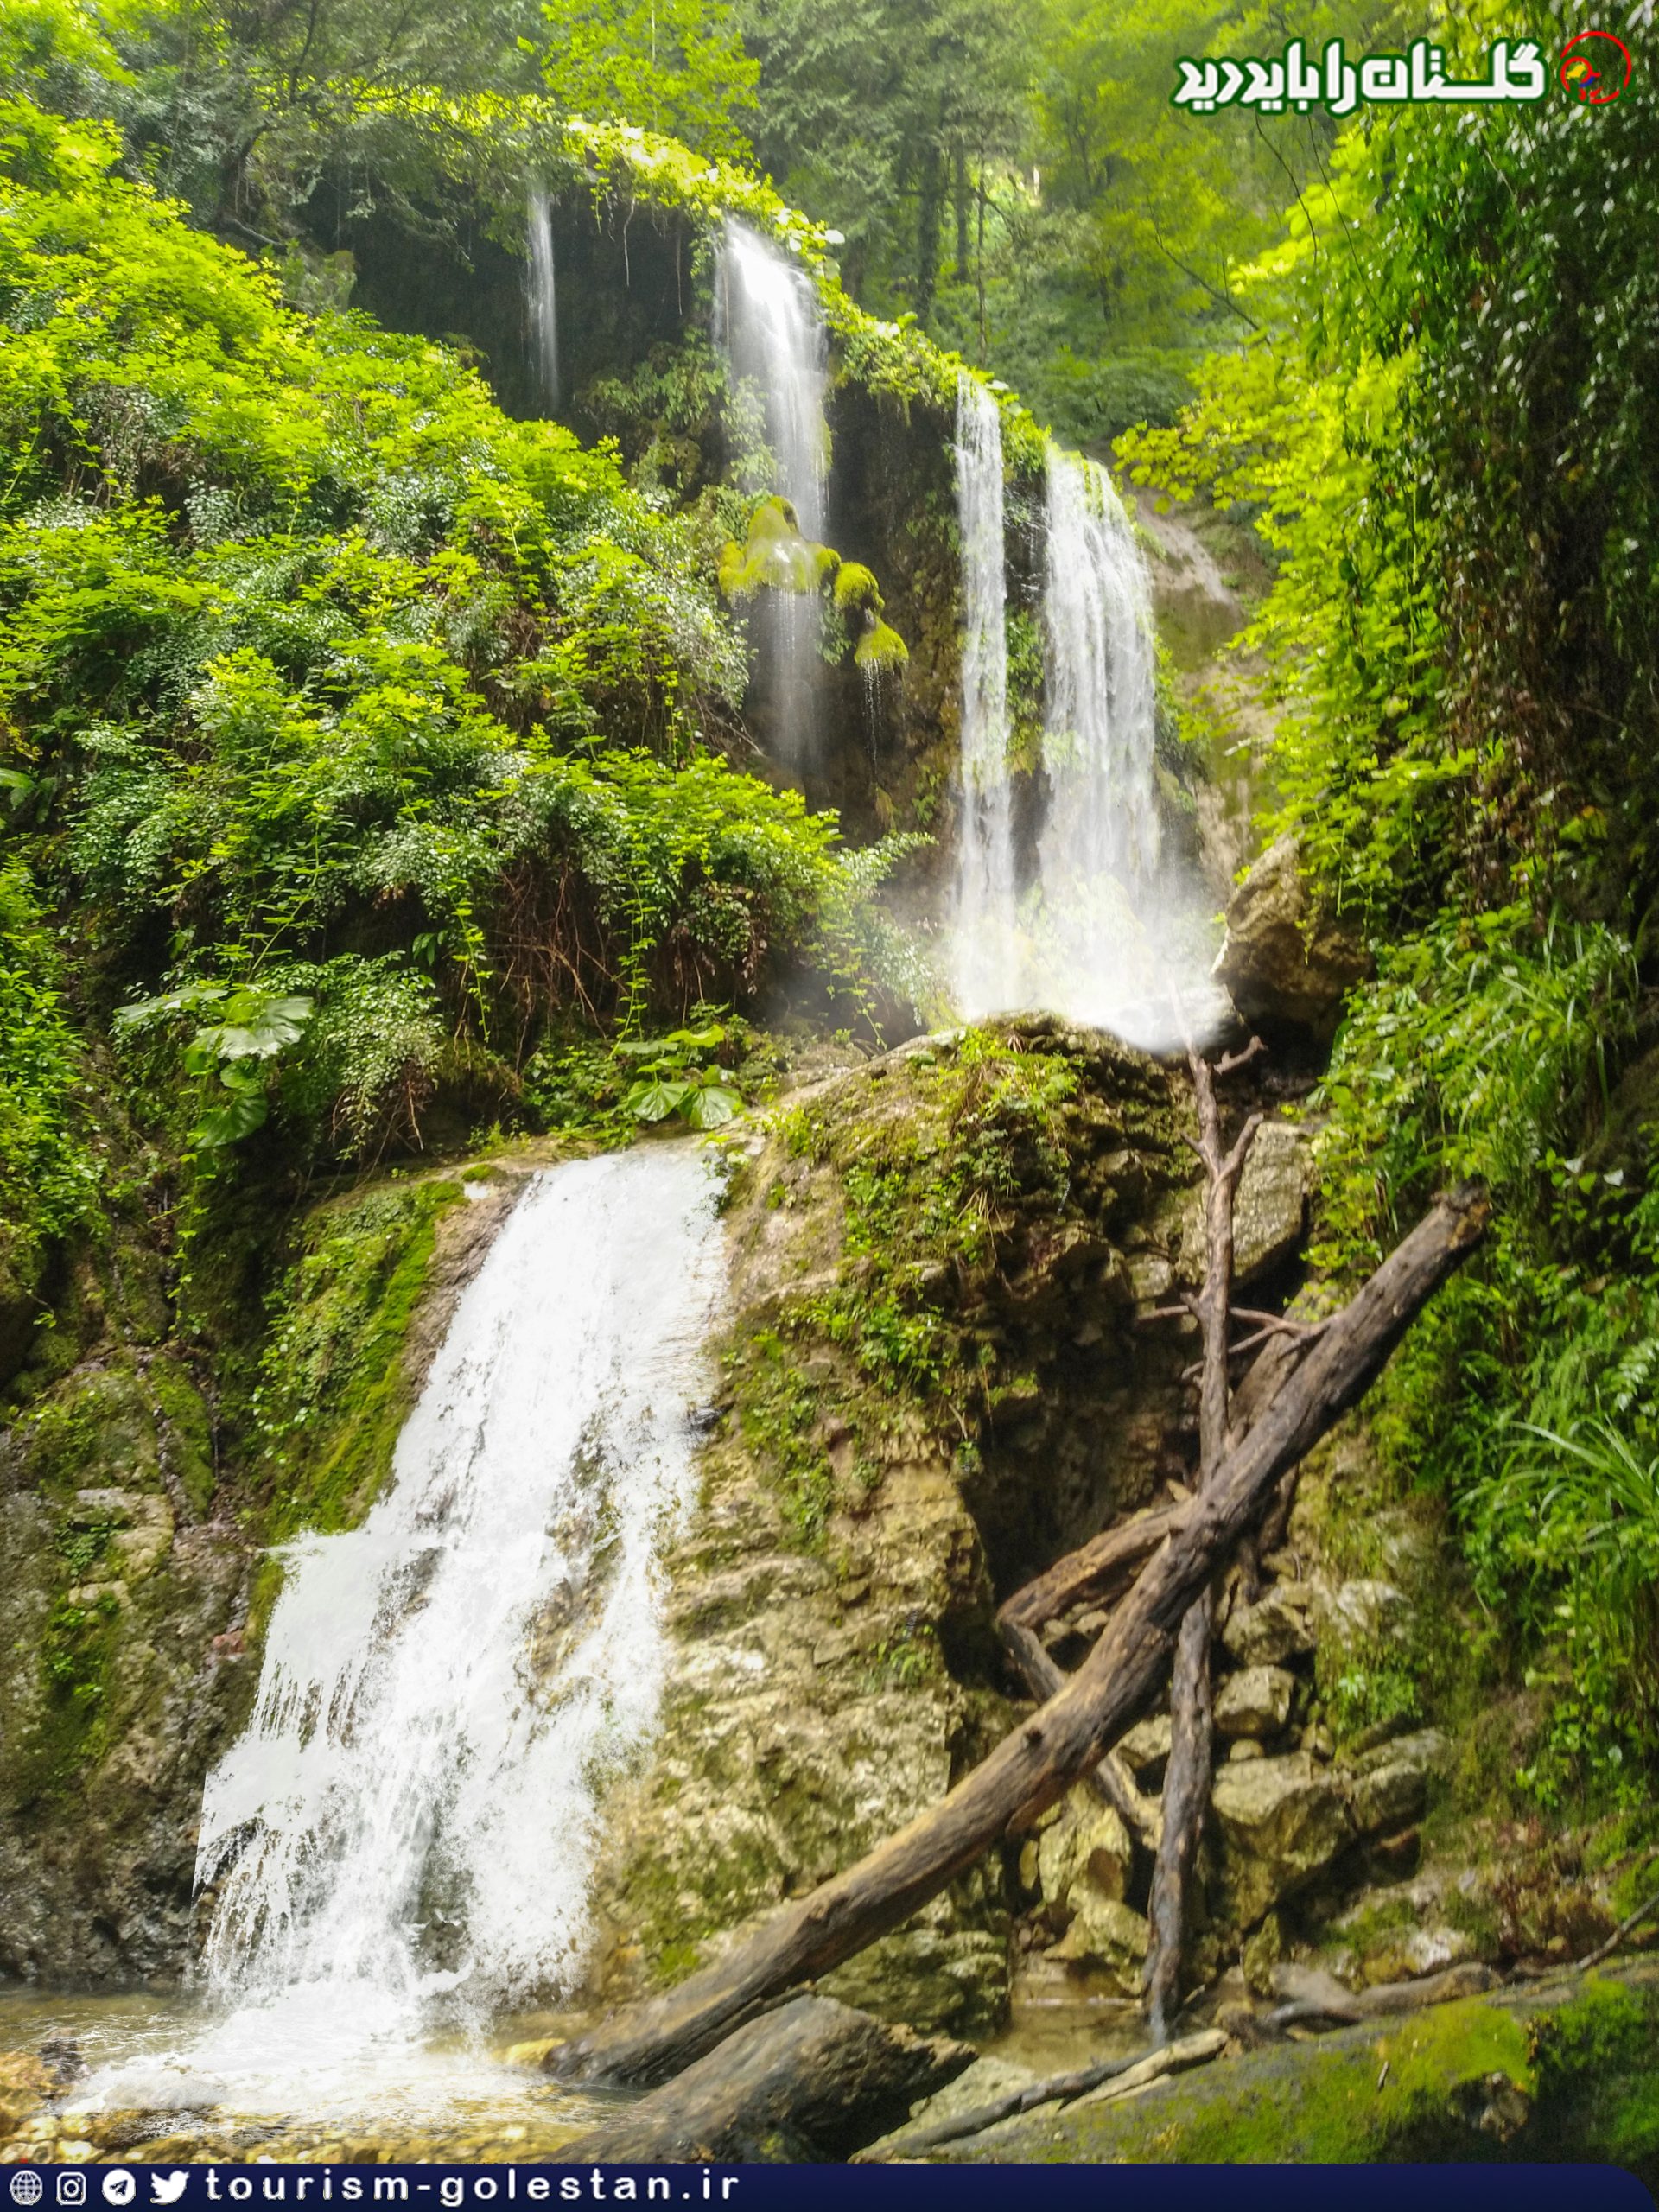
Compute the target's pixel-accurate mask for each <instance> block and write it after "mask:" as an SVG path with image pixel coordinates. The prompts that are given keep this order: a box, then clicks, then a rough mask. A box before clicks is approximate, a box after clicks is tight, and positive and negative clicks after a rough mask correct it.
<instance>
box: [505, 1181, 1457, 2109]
mask: <svg viewBox="0 0 1659 2212" xmlns="http://www.w3.org/2000/svg"><path fill="white" fill-rule="evenodd" d="M1487 1213H1488V1207H1487V1203H1486V1199H1485V1196H1484V1192H1481V1191H1480V1190H1479V1189H1478V1187H1477V1186H1474V1185H1466V1186H1465V1188H1464V1189H1462V1190H1460V1191H1459V1192H1454V1193H1452V1194H1451V1195H1450V1196H1447V1197H1445V1198H1440V1199H1439V1200H1437V1202H1436V1203H1435V1205H1433V1207H1432V1208H1431V1209H1430V1210H1429V1211H1428V1213H1427V1214H1426V1215H1425V1217H1423V1219H1422V1220H1421V1221H1420V1222H1419V1223H1418V1224H1417V1226H1416V1228H1415V1229H1414V1230H1412V1232H1411V1234H1410V1235H1409V1236H1407V1237H1406V1238H1405V1240H1404V1241H1403V1243H1401V1244H1400V1245H1399V1246H1398V1248H1397V1249H1395V1251H1394V1252H1392V1253H1391V1254H1390V1255H1389V1257H1388V1258H1387V1259H1386V1260H1385V1261H1384V1262H1383V1265H1382V1266H1381V1267H1380V1268H1378V1269H1377V1271H1376V1274H1374V1275H1373V1276H1372V1277H1371V1278H1370V1281H1369V1282H1367V1283H1366V1284H1365V1285H1364V1287H1363V1288H1362V1289H1361V1290H1360V1291H1359V1292H1358V1293H1357V1294H1356V1295H1355V1297H1354V1298H1353V1299H1352V1300H1351V1301H1350V1302H1349V1304H1348V1305H1347V1306H1344V1308H1343V1309H1342V1311H1341V1312H1340V1313H1338V1314H1336V1315H1335V1316H1334V1317H1333V1318H1332V1320H1331V1321H1330V1322H1329V1324H1328V1325H1326V1327H1325V1330H1324V1332H1323V1333H1322V1334H1321V1335H1320V1336H1319V1338H1317V1339H1316V1341H1315V1342H1314V1343H1313V1344H1312V1345H1310V1347H1309V1348H1308V1350H1307V1351H1306V1355H1305V1356H1304V1357H1303V1359H1302V1361H1301V1363H1300V1365H1299V1366H1298V1367H1297V1369H1296V1370H1295V1372H1294V1375H1293V1376H1292V1377H1291V1379H1290V1381H1289V1382H1288V1383H1287V1385H1286V1386H1285V1388H1284V1389H1283V1390H1282V1391H1281V1393H1280V1395H1279V1397H1278V1399H1277V1400H1276V1402H1274V1404H1273V1405H1272V1406H1270V1407H1269V1408H1267V1410H1266V1411H1265V1412H1263V1414H1262V1416H1261V1418H1260V1419H1259V1420H1258V1421H1256V1423H1255V1427H1253V1428H1252V1429H1251V1430H1250V1433H1249V1435H1248V1436H1246V1437H1245V1438H1243V1440H1241V1441H1240V1442H1239V1443H1238V1444H1236V1446H1231V1447H1230V1449H1229V1450H1228V1452H1226V1454H1225V1455H1224V1458H1223V1460H1222V1462H1221V1465H1219V1466H1218V1467H1217V1470H1216V1473H1215V1478H1214V1480H1213V1481H1212V1482H1211V1484H1210V1486H1209V1488H1208V1489H1207V1490H1206V1491H1205V1493H1204V1495H1203V1496H1202V1497H1199V1498H1197V1499H1195V1500H1194V1501H1193V1504H1192V1510H1191V1513H1190V1516H1189V1517H1188V1520H1187V1522H1186V1525H1185V1528H1184V1529H1182V1530H1181V1532H1180V1534H1179V1535H1178V1536H1176V1537H1174V1538H1173V1539H1172V1540H1171V1541H1169V1542H1167V1543H1166V1545H1165V1546H1164V1547H1163V1548H1162V1549H1161V1550H1160V1552H1159V1553H1158V1554H1157V1555H1156V1556H1155V1557H1154V1559H1153V1560H1151V1561H1150V1562H1149V1564H1148V1565H1147V1567H1145V1568H1144V1569H1143V1570H1142V1572H1141V1575H1140V1578H1139V1579H1138V1580H1137V1581H1136V1583H1135V1587H1134V1589H1133V1590H1132V1591H1131V1592H1129V1594H1128V1597H1127V1598H1126V1599H1124V1601H1123V1603H1122V1605H1121V1606H1119V1608H1118V1609H1117V1611H1116V1615H1115V1616H1114V1618H1113V1620H1112V1622H1111V1624H1110V1625H1109V1628H1108V1629H1107V1630H1106V1632H1105V1633H1104V1634H1103V1636H1102V1637H1101V1639H1100V1641H1099V1643H1097V1644H1096V1647H1095V1649H1094V1650H1093V1651H1092V1652H1091V1653H1090V1656H1089V1658H1088V1659H1087V1660H1086V1661H1085V1662H1084V1665H1083V1666H1082V1667H1080V1668H1079V1669H1078V1670H1077V1673H1076V1674H1075V1675H1072V1676H1071V1679H1070V1681H1068V1682H1067V1683H1066V1685H1065V1688H1064V1689H1063V1690H1061V1691H1060V1693H1059V1694H1058V1696H1057V1697H1055V1698H1054V1699H1052V1700H1051V1701H1050V1702H1049V1703H1048V1704H1047V1705H1046V1706H1045V1707H1043V1708H1042V1709H1041V1710H1040V1711H1039V1712H1038V1713H1034V1714H1033V1715H1032V1716H1031V1718H1030V1719H1027V1720H1025V1721H1023V1722H1022V1723H1021V1724H1020V1726H1019V1727H1017V1728H1016V1729H1014V1731H1013V1732H1012V1733H1011V1734H1009V1735H1008V1736H1006V1737H1005V1738H1003V1740H1002V1742H1001V1744H1000V1745H998V1746H997V1748H996V1750H995V1751H993V1752H992V1753H991V1755H990V1757H989V1758H988V1759H986V1760H985V1761H984V1762H983V1763H982V1764H981V1765H979V1766H977V1767H976V1768H975V1769H974V1770H973V1771H972V1772H971V1773H970V1774H968V1775H966V1776H964V1777H963V1780H962V1781H961V1782H959V1783H957V1786H956V1788H955V1789H952V1790H951V1791H950V1794H949V1796H946V1797H945V1798H944V1800H943V1801H942V1802H940V1803H939V1804H938V1805H935V1806H933V1807H931V1808H930V1809H929V1810H928V1811H927V1812H925V1813H922V1814H918V1816H917V1817H916V1819H914V1820H913V1821H911V1822H910V1823H909V1825H908V1826H907V1827H904V1828H901V1829H900V1830H899V1833H898V1834H896V1835H894V1836H891V1837H889V1838H888V1840H887V1841H886V1842H885V1843H883V1844H880V1845H879V1846H878V1847H877V1848H876V1849H875V1850H874V1851H872V1852H870V1853H868V1855H867V1856H866V1857H864V1858H863V1859H859V1860H858V1861H857V1862H856V1863H855V1865H854V1866H849V1867H848V1868H847V1869H846V1870H845V1872H842V1873H840V1874H837V1875H836V1876H834V1877H833V1878H831V1879H830V1880H829V1881H828V1882H825V1883H823V1884H822V1885H820V1886H819V1887H818V1888H817V1890H815V1891H812V1892H811V1894H810V1896H808V1897H803V1898H801V1899H799V1900H798V1902H796V1903H793V1904H788V1905H785V1906H784V1907H783V1908H782V1909H781V1910H779V1911H778V1912H775V1913H774V1914H773V1915H772V1917H771V1918H770V1919H769V1920H768V1921H766V1923H764V1925H763V1926H761V1927H760V1929H757V1930H756V1932H755V1933H754V1934H753V1936H750V1937H748V1938H747V1941H745V1942H741V1943H740V1944H738V1945H737V1946H736V1948H734V1950H733V1951H732V1952H731V1953H730V1955H728V1956H727V1957H726V1958H723V1959H719V1960H716V1961H715V1962H714V1964H712V1965H710V1966H708V1967H702V1969H701V1970H700V1971H699V1972H698V1973H696V1974H693V1975H692V1976H691V1977H690V1980H687V1981H684V1982H683V1983H681V1985H680V1986H679V1987H678V1988H677V1989H671V1990H669V1991H668V1992H666V1993H664V1995H662V1996H660V1997H656V1998H652V1999H648V2000H647V2001H645V2002H644V2003H642V2004H640V2005H634V2006H631V2007H629V2008H628V2009H627V2010H626V2011H625V2012H621V2013H620V2014H619V2015H618V2016H617V2017H616V2018H613V2019H612V2020H610V2021H607V2022H606V2023H604V2024H601V2026H600V2027H598V2028H596V2029H594V2031H592V2032H591V2033H589V2034H588V2035H586V2036H582V2037H578V2038H577V2039H576V2040H575V2041H574V2042H572V2043H569V2044H563V2045H562V2046H560V2047H559V2048H558V2049H556V2050H554V2051H552V2052H550V2054H549V2058H548V2064H549V2066H550V2069H551V2070H552V2071H554V2072H555V2073H557V2074H559V2075H563V2076H564V2077H565V2078H567V2079H581V2080H588V2081H592V2080H601V2079H608V2080H612V2081H617V2082H650V2081H658V2080H660V2079H661V2078H662V2077H663V2076H664V2075H666V2074H670V2073H671V2072H673V2071H674V2070H675V2069H676V2068H677V2067H681V2066H684V2065H686V2064H688V2063H690V2061H691V2060H692V2059H694V2058H696V2056H699V2055H700V2054H701V2053H702V2052H703V2051H705V2050H708V2049H709V2047H710V2045H711V2044H714V2043H715V2041H716V2040H717V2039H718V2037H721V2035H723V2034H725V2033H727V2032H728V2031H729V2030H730V2029H731V2028H732V2027H733V2026H734V2025H735V2024H736V2023H737V2022H739V2021H740V2020H741V2019H743V2018H746V2017H747V2015H748V2014H749V2013H750V2012H753V2010H754V2008H755V2007H756V2006H757V2005H761V2004H763V2003H764V2002H765V2001H766V1999H768V1998H770V1997H772V1996H774V1995H776V1994H777V1993H778V1992H779V1991H780V1990H784V1989H787V1988H790V1987H791V1986H793V1985H794V1984H795V1983H797V1982H799V1981H804V1980H809V1979H810V1978H811V1977H812V1976H814V1975H817V1974H827V1973H828V1972H829V1969H830V1968H831V1967H836V1966H839V1965H840V1964H841V1962H842V1960H843V1959H848V1958H850V1957H852V1956H853V1955H854V1954H855V1952H857V1951H861V1950H862V1949H863V1948H864V1947H865V1945H866V1944H867V1943H870V1942H874V1940H875V1939H876V1937H877V1936H882V1935H885V1934H886V1933H887V1930H888V1929H892V1928H897V1927H899V1925H900V1924H901V1923H903V1922H904V1921H906V1920H908V1919H909V1917H910V1916H911V1915H912V1913H913V1912H914V1911H916V1910H917V1909H918V1906H921V1905H923V1904H926V1902H927V1900H928V1899H929V1898H930V1897H934V1896H937V1894H938V1891H940V1890H942V1889H944V1886H945V1885H946V1884H947V1883H949V1882H950V1881H951V1880H953V1879H954V1878H955V1877H956V1876H957V1875H958V1874H960V1873H963V1872H965V1871H966V1869H967V1868H969V1866H972V1865H973V1864H974V1862H975V1860H976V1859H978V1858H979V1857H980V1856H981V1854H982V1853H983V1852H984V1851H986V1850H987V1849H988V1847H990V1846H991V1845H992V1844H994V1843H995V1842H996V1841H998V1840H999V1839H1000V1838H1001V1837H1002V1836H1003V1835H1005V1834H1007V1833H1008V1832H1009V1830H1010V1829H1011V1828H1014V1827H1017V1826H1025V1825H1028V1824H1029V1823H1030V1821H1033V1820H1034V1819H1035V1818H1036V1816H1037V1815H1038V1814H1039V1813H1041V1812H1043V1811H1044V1810H1045V1809H1046V1808H1047V1807H1048V1806H1049V1805H1051V1804H1052V1803H1053V1802H1054V1801H1055V1800H1056V1798H1058V1796H1061V1795H1062V1794H1063V1793H1064V1791H1065V1789H1066V1788H1067V1787H1068V1785H1069V1784H1070V1783H1072V1782H1074V1781H1075V1780H1076V1779H1077V1777H1078V1776H1080V1775H1081V1774H1083V1773H1084V1771H1085V1770H1087V1769H1088V1768H1089V1767H1090V1766H1092V1765H1094V1764H1096V1762H1097V1761H1098V1759H1099V1758H1100V1756H1101V1754H1102V1752H1103V1751H1104V1750H1105V1749H1106V1748H1107V1746H1108V1745H1110V1744H1112V1743H1115V1742H1116V1739H1117V1738H1118V1737H1119V1736H1121V1735H1122V1733H1123V1732H1124V1730H1125V1729H1126V1728H1127V1727H1128V1726H1129V1725H1130V1723H1131V1722H1132V1721H1133V1720H1134V1719H1135V1716H1136V1714H1137V1713H1139V1712H1140V1711H1141V1708H1142V1707H1144V1706H1145V1704H1146V1703H1147V1700H1148V1699H1149V1698H1150V1697H1151V1696H1152V1695H1153V1694H1154V1691H1155V1689H1156V1688H1157V1686H1158V1683H1159V1681H1160V1678H1161V1676H1162V1675H1163V1673H1164V1670H1165V1669H1166V1667H1167V1665H1168V1663H1169V1658H1170V1652H1171V1648H1172V1646H1173V1642H1174V1639H1175V1635H1176V1631H1177V1630H1178V1629H1179V1625H1180V1623H1181V1620H1182V1618H1183V1617H1184V1616H1185V1612H1186V1609H1187V1607H1188V1606H1189V1605H1191V1604H1192V1600H1193V1599H1194V1598H1195V1597H1196V1596H1197V1595H1198V1592H1200V1591H1201V1590H1202V1589H1203V1588H1204V1587H1205V1585H1206V1583H1207V1582H1208V1581H1209V1579H1210V1577H1211V1574H1212V1573H1214V1571H1215V1569H1216V1568H1217V1567H1218V1566H1219V1565H1220V1564H1221V1563H1222V1561H1223V1560H1225V1559H1226V1558H1227V1557H1228V1555H1229V1554H1230V1552H1231V1550H1232V1548H1233V1547H1234V1546H1235V1545H1236V1543H1237V1541H1238V1540H1239V1538H1240V1537H1241V1536H1242V1535H1243V1534H1244V1532H1245V1530H1246V1529H1248V1528H1249V1526H1250V1523H1251V1522H1252V1521H1253V1519H1254V1518H1255V1516H1256V1515H1257V1514H1258V1513H1259V1512H1261V1511H1262V1509H1263V1508H1264V1506H1265V1505H1266V1503H1267V1500H1268V1496H1269V1494H1270V1492H1271V1491H1272V1488H1273V1485H1274V1483H1275V1482H1276V1481H1277V1480H1278V1478H1279V1477H1280V1476H1281V1474H1282V1473H1283V1472H1284V1471H1285V1469H1286V1468H1287V1467H1289V1466H1292V1465H1294V1464H1295V1462H1296V1461H1297V1460H1298V1459H1300V1458H1301V1457H1302V1455H1303V1454H1304V1453H1305V1452H1307V1451H1308V1450H1309V1449H1310V1448H1311V1447H1312V1446H1313V1445H1314V1444H1315V1443H1317V1442H1318V1440H1319V1438H1320V1437H1321V1436H1323V1435H1324V1434H1325V1432H1326V1431H1327V1430H1328V1429H1329V1428H1330V1427H1331V1426H1332V1423H1333V1422H1334V1421H1337V1420H1338V1419H1339V1418H1340V1416H1341V1415H1342V1414H1344V1413H1345V1412H1346V1411H1347V1410H1348V1408H1349V1407H1350V1406H1351V1405H1353V1404H1354V1403H1355V1402H1357V1400H1358V1399H1359V1398H1360V1397H1361V1396H1363V1394H1364V1392H1365V1390H1366V1389H1368V1387H1369V1386H1370V1383H1371V1381H1372V1379H1373V1377H1374V1376H1376V1374H1377V1372H1378V1370H1380V1369H1381V1368H1382V1366H1383V1363H1384V1361H1385V1360H1386V1359H1387V1358H1388V1357H1389V1353H1390V1352H1391V1351H1393V1349H1394V1347H1395V1344H1397V1343H1398V1342H1399V1340H1400V1338H1401V1337H1402V1335H1403V1334H1404V1333H1405V1331H1406V1330H1407V1328H1408V1326H1409V1325H1410V1323H1411V1321H1412V1319H1414V1316H1415V1315H1416V1314H1417V1313H1418V1312H1419V1311H1420V1309H1421V1307H1422V1306H1423V1305H1424V1303H1425V1301H1426V1300H1427V1299H1428V1298H1429V1297H1430V1296H1432V1294H1433V1292H1434V1291H1435V1290H1436V1289H1437V1288H1438V1287H1439V1286H1440V1284H1441V1283H1442V1282H1444V1281H1445V1280H1446V1277H1447V1276H1448V1275H1449V1274H1451V1273H1452V1269H1453V1268H1456V1267H1457V1266H1458V1264H1459V1262H1460V1261H1461V1260H1462V1259H1463V1258H1464V1257H1465V1255H1466V1254H1467V1253H1469V1252H1470V1251H1471V1250H1472V1249H1474V1247H1475V1245H1476V1244H1478V1243H1479V1241H1480V1238H1481V1236H1482V1235H1483V1233H1484V1229H1485V1224H1486V1218H1487Z"/></svg>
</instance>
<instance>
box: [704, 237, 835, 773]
mask: <svg viewBox="0 0 1659 2212" xmlns="http://www.w3.org/2000/svg"><path fill="white" fill-rule="evenodd" d="M716 335H717V337H718V339H719V341H720V344H721V350H722V351H723V353H725V356H726V364H727V371H728V377H729V378H730V382H731V385H732V390H733V400H734V416H733V419H734V420H741V412H742V410H743V406H744V403H745V401H746V399H747V398H748V397H749V395H750V394H753V396H754V397H755V399H757V400H758V402H759V404H760V409H761V410H762V414H763V416H764V425H765V437H766V444H767V446H768V447H769V448H771V454H772V486H771V488H772V490H773V491H774V492H779V493H782V494H783V496H784V498H785V499H787V500H788V501H789V502H790V504H791V506H792V507H793V508H794V510H795V519H796V521H797V523H798V525H799V527H800V530H801V533H802V535H803V536H804V537H809V538H814V539H817V540H822V539H823V536H824V533H825V530H826V528H827V518H826V517H827V500H826V490H827V482H828V475H829V424H828V423H827V422H826V420H825V418H824V411H823V410H824V392H825V389H826V386H827V384H828V380H829V346H828V341H827V340H826V337H825V334H824V327H823V313H822V311H821V309H820V308H819V305H818V296H817V289H815V287H814V285H813V283H812V280H811V278H810V277H809V276H808V275H807V273H806V271H805V270H804V269H802V268H799V267H798V266H797V265H796V264H794V263H792V262H791V260H790V259H789V258H788V257H787V256H786V255H785V254H782V253H780V252H779V250H778V248H777V247H776V246H774V245H772V244H771V242H770V241H769V240H767V239H766V238H761V237H760V234H759V232H755V231H753V230H751V229H750V228H749V226H747V224H746V223H740V222H738V221H737V220H735V219H734V218H733V217H730V216H728V218H727V220H726V226H725V231H724V232H723V235H722V238H721V248H720V268H719V283H718V288H717V292H716ZM754 427H755V429H757V430H759V429H760V423H756V424H755V425H754ZM753 621H754V625H755V628H756V631H757V633H758V637H759V640H760V647H761V660H762V667H763V670H764V671H765V672H766V675H767V676H768V677H770V679H771V682H772V686H773V687H774V688H775V697H774V699H773V702H772V712H771V714H770V715H769V717H768V718H769V720H770V721H771V722H772V728H773V731H774V738H775V743H776V746H777V749H778V752H779V757H780V758H781V760H783V763H784V765H785V766H786V767H788V768H791V769H792V770H794V771H795V772H797V773H800V772H804V771H805V770H807V769H809V768H810V767H813V766H816V765H817V752H818V746H817V726H818V691H819V679H820V673H821V670H822V666H823V664H822V661H821V659H820V657H819V650H818V648H819V622H820V608H819V604H818V601H817V594H814V593H794V592H786V591H765V592H762V593H760V594H759V599H758V602H757V605H756V607H755V609H754V614H753Z"/></svg>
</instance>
